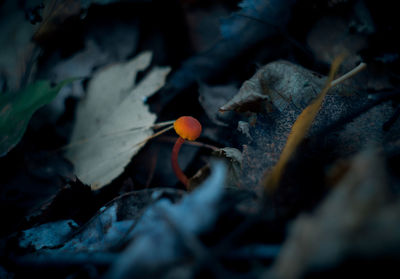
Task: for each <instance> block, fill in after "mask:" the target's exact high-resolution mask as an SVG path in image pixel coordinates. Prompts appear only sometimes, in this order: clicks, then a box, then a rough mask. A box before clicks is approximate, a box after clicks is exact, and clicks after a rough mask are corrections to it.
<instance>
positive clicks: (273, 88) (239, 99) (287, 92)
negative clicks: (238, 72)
mask: <svg viewBox="0 0 400 279" xmlns="http://www.w3.org/2000/svg"><path fill="white" fill-rule="evenodd" d="M324 81H325V77H323V76H321V75H319V74H317V73H314V72H311V71H310V70H307V69H305V68H303V67H301V66H299V65H295V64H292V63H290V62H287V61H275V62H271V63H269V64H267V65H265V66H263V67H262V68H261V69H259V70H258V71H257V72H256V73H255V74H254V75H253V76H252V77H251V78H250V79H249V80H247V81H245V82H244V83H243V85H242V86H241V87H240V89H239V92H238V93H237V94H236V95H235V96H234V97H233V98H232V99H231V100H230V101H229V102H227V103H226V104H225V105H223V106H222V107H220V110H221V111H228V110H237V111H259V110H260V109H262V107H261V106H263V105H262V104H263V103H264V107H268V106H267V104H265V102H268V103H270V104H272V105H273V106H274V107H275V108H277V109H278V110H279V111H280V112H283V111H286V110H287V109H289V108H294V109H297V110H303V109H304V108H305V107H306V106H307V105H308V104H309V103H310V102H311V101H312V100H313V99H314V98H315V97H316V96H317V95H318V92H319V91H320V88H321V87H322V86H323V84H324Z"/></svg>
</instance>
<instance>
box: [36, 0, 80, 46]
mask: <svg viewBox="0 0 400 279" xmlns="http://www.w3.org/2000/svg"><path fill="white" fill-rule="evenodd" d="M80 11H81V4H80V1H79V0H48V1H47V3H46V4H45V8H44V10H43V21H42V23H41V24H40V25H39V27H38V29H37V30H36V32H35V34H34V35H33V39H34V40H35V41H36V42H45V41H46V40H47V39H49V37H50V36H51V35H53V34H54V33H55V32H57V31H58V27H59V26H60V25H61V24H63V23H64V22H65V21H66V20H67V19H68V18H70V17H72V16H76V15H79V13H80Z"/></svg>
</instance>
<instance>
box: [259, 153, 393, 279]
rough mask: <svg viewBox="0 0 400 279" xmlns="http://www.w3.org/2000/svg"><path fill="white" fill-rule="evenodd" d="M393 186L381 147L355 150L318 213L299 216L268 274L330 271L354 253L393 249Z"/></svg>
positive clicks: (289, 278) (287, 276)
mask: <svg viewBox="0 0 400 279" xmlns="http://www.w3.org/2000/svg"><path fill="white" fill-rule="evenodd" d="M388 190H389V188H388V184H387V175H386V172H385V166H384V162H383V160H382V158H381V156H380V155H379V153H378V150H377V149H368V150H365V151H363V152H361V153H360V154H358V155H356V156H355V157H354V158H353V159H352V160H351V162H350V168H349V169H348V171H347V172H346V174H345V175H344V176H343V178H342V179H341V180H340V182H339V183H338V184H337V185H336V187H335V189H334V190H333V191H332V193H331V194H330V195H329V196H328V197H327V199H326V200H325V201H324V202H323V203H322V204H321V206H320V207H319V208H318V209H317V210H316V212H315V213H314V214H312V215H303V216H300V217H299V218H298V219H297V220H296V221H295V223H294V224H293V225H292V227H291V232H290V234H289V237H288V240H287V241H286V242H285V243H284V246H283V248H282V252H281V253H280V255H279V257H278V259H277V260H276V262H275V264H274V265H273V266H272V268H271V270H270V272H269V273H268V275H267V276H266V277H265V278H281V279H293V278H304V277H307V276H305V275H306V274H305V273H306V272H307V271H312V270H319V271H323V269H324V268H327V269H328V270H329V268H332V267H335V266H337V265H338V264H340V262H341V261H342V260H344V259H346V258H347V257H349V256H351V255H353V256H356V257H360V255H362V256H366V257H368V256H369V257H370V256H374V257H376V256H378V255H379V254H381V255H382V254H384V253H387V252H389V253H390V251H391V249H393V247H398V245H399V244H400V238H399V234H398V231H399V225H398V224H399V219H400V215H399V211H398V206H399V202H398V201H397V203H396V204H395V206H393V204H392V203H390V202H389V199H388V197H389V195H388ZM393 209H397V210H396V211H393ZM389 221H392V222H389ZM397 251H398V250H397ZM397 253H398V252H397ZM397 257H398V256H396V258H397ZM323 277H324V276H322V278H323Z"/></svg>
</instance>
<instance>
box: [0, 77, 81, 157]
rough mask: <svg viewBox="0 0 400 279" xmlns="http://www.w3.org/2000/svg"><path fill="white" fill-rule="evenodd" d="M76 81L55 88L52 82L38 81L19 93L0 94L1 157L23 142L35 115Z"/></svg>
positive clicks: (66, 81) (69, 80)
mask: <svg viewBox="0 0 400 279" xmlns="http://www.w3.org/2000/svg"><path fill="white" fill-rule="evenodd" d="M74 80H76V79H75V78H74V79H67V80H64V81H62V82H60V83H59V84H58V85H55V86H52V84H51V83H50V81H47V80H38V81H36V82H34V83H32V84H30V85H28V86H27V87H25V88H23V89H21V90H19V91H18V92H6V93H2V94H0V157H2V156H4V155H6V154H7V153H8V152H9V151H10V150H11V149H12V148H14V146H15V145H16V144H17V143H18V142H19V141H20V140H21V138H22V136H23V134H24V132H25V130H26V127H27V126H28V123H29V120H30V119H31V117H32V115H33V113H34V112H35V111H36V110H37V109H39V108H40V107H42V106H43V105H45V104H47V103H49V102H50V101H51V100H52V99H53V98H54V97H55V96H56V95H57V93H58V91H60V89H61V88H62V87H63V86H64V85H66V84H68V83H70V82H72V81H74Z"/></svg>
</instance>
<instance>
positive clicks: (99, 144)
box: [66, 52, 170, 189]
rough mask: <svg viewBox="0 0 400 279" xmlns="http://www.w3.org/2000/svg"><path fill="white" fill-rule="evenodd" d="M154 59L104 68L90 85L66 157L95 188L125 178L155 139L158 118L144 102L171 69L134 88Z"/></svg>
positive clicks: (144, 56)
mask: <svg viewBox="0 0 400 279" xmlns="http://www.w3.org/2000/svg"><path fill="white" fill-rule="evenodd" d="M151 57H152V55H151V53H150V52H144V53H142V54H140V55H139V56H137V57H136V58H134V59H132V60H131V61H128V62H126V63H120V64H114V65H113V66H107V67H104V68H102V69H100V70H99V71H98V72H97V73H96V74H95V75H94V77H93V78H92V80H91V81H90V82H89V85H88V90H87V91H88V92H87V96H86V98H85V99H84V100H82V101H81V103H80V105H79V107H78V109H77V116H76V123H75V127H74V131H73V134H72V138H71V141H72V142H71V144H70V146H69V147H68V151H67V154H66V156H67V158H68V159H69V160H71V162H73V164H74V166H75V172H76V174H77V176H78V177H79V179H80V180H82V181H83V182H84V183H85V184H89V185H91V186H92V189H94V188H101V187H103V186H104V185H106V184H108V183H110V182H111V181H112V180H113V179H114V178H116V177H117V176H118V175H119V174H121V173H122V172H123V170H124V168H125V166H126V165H127V164H128V163H129V162H130V160H131V158H132V157H133V155H135V154H136V153H137V152H138V151H139V150H140V148H141V147H142V146H143V143H144V141H145V140H146V139H147V138H148V137H149V136H150V135H152V134H153V131H152V129H151V127H152V125H153V124H154V121H155V119H156V116H155V115H154V114H153V113H150V112H149V109H148V106H147V105H146V104H145V103H144V101H145V100H146V98H148V97H149V96H151V95H152V94H154V93H155V92H156V91H157V90H159V89H160V88H161V87H162V86H163V85H164V83H165V79H166V76H167V75H168V73H169V71H170V68H168V67H159V68H154V69H152V70H151V71H150V72H149V73H148V75H147V76H146V77H144V79H143V80H142V81H141V82H140V83H139V84H135V79H136V75H137V73H138V72H139V71H143V70H145V69H146V68H147V67H148V66H149V65H150V62H151Z"/></svg>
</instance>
